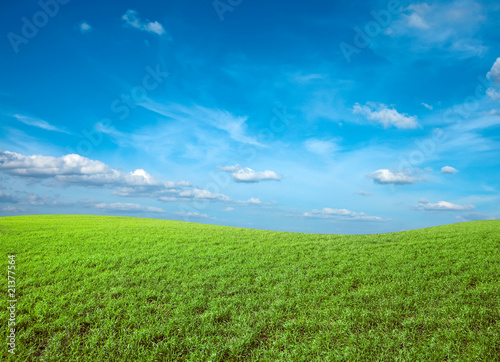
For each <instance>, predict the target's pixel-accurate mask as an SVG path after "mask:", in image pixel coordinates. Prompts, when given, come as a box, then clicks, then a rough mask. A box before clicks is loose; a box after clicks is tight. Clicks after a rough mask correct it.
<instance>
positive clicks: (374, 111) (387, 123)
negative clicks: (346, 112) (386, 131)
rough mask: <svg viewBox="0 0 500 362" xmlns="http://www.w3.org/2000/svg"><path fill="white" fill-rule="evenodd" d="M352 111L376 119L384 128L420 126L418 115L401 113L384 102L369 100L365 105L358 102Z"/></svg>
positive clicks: (372, 119) (371, 119)
mask: <svg viewBox="0 0 500 362" xmlns="http://www.w3.org/2000/svg"><path fill="white" fill-rule="evenodd" d="M352 112H353V113H354V114H360V115H362V116H364V117H365V118H366V119H368V120H370V121H376V122H378V123H380V124H381V125H383V126H384V128H388V127H392V126H393V127H396V128H401V129H409V128H417V127H418V126H419V124H418V121H417V117H414V116H409V115H407V114H404V113H399V112H398V111H397V110H396V109H394V108H389V107H387V106H386V105H385V104H383V103H373V102H367V103H366V105H364V106H362V105H360V104H359V103H356V104H354V107H353V109H352Z"/></svg>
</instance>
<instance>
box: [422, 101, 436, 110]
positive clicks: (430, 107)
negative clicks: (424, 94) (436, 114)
mask: <svg viewBox="0 0 500 362" xmlns="http://www.w3.org/2000/svg"><path fill="white" fill-rule="evenodd" d="M422 105H423V106H424V107H425V108H427V109H428V110H430V111H432V110H433V109H434V107H433V106H431V105H430V104H427V103H423V102H422Z"/></svg>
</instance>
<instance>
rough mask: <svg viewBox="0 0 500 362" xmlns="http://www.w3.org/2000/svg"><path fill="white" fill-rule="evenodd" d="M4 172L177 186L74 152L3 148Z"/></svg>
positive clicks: (89, 182) (115, 183) (62, 179)
mask: <svg viewBox="0 0 500 362" xmlns="http://www.w3.org/2000/svg"><path fill="white" fill-rule="evenodd" d="M0 171H3V172H5V173H7V174H9V175H14V176H21V177H27V178H33V179H50V178H51V179H54V180H56V181H58V182H61V183H64V184H78V185H86V186H163V187H173V186H174V185H175V183H173V182H162V181H159V180H156V179H155V178H153V177H152V176H151V175H150V174H149V173H147V172H146V171H144V170H142V169H138V170H135V171H133V172H130V173H123V172H120V171H117V170H114V169H112V168H111V167H109V166H108V165H106V164H105V163H103V162H101V161H95V160H91V159H88V158H86V157H83V156H80V155H77V154H70V155H65V156H62V157H51V156H41V155H33V156H25V155H21V154H18V153H15V152H9V151H0Z"/></svg>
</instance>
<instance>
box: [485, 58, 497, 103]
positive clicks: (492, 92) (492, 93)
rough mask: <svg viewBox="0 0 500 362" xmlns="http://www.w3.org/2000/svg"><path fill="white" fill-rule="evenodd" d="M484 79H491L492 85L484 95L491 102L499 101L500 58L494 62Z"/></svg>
mask: <svg viewBox="0 0 500 362" xmlns="http://www.w3.org/2000/svg"><path fill="white" fill-rule="evenodd" d="M486 78H488V79H491V80H492V81H493V84H492V86H491V87H490V88H488V89H487V90H486V94H487V95H488V97H490V98H491V99H493V100H495V101H496V100H500V57H499V58H497V59H496V60H495V63H494V64H493V66H492V67H491V69H490V71H489V72H488V73H487V74H486Z"/></svg>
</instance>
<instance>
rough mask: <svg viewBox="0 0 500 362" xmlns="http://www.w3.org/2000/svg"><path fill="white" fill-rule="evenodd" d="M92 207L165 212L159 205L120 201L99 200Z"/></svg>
mask: <svg viewBox="0 0 500 362" xmlns="http://www.w3.org/2000/svg"><path fill="white" fill-rule="evenodd" d="M94 207H95V208H97V209H103V210H112V211H128V212H157V213H162V212H165V210H163V209H160V208H159V207H152V206H141V205H139V204H132V203H121V202H114V203H111V204H106V203H103V202H101V203H98V204H96V205H94Z"/></svg>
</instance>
